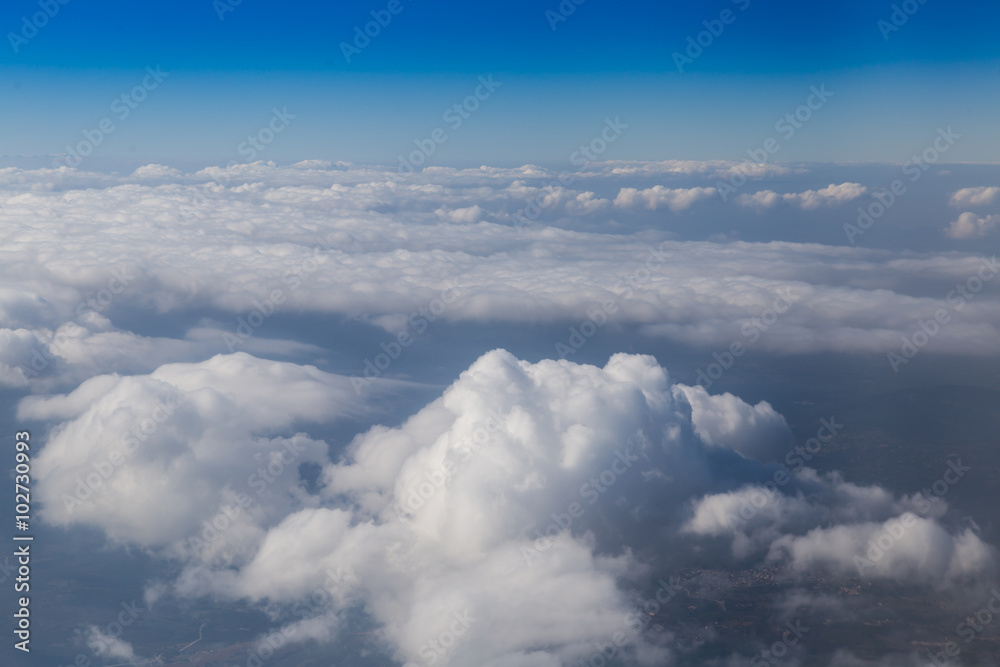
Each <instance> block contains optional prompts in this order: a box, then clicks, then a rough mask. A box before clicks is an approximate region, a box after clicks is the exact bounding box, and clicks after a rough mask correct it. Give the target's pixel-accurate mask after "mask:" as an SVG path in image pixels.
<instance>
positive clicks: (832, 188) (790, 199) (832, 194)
mask: <svg viewBox="0 0 1000 667" xmlns="http://www.w3.org/2000/svg"><path fill="white" fill-rule="evenodd" d="M866 192H868V188H866V187H865V186H863V185H861V184H860V183H841V184H839V185H834V184H832V183H831V184H830V185H828V186H827V187H825V188H823V189H821V190H806V191H805V192H798V193H794V192H793V193H786V194H778V193H777V192H774V191H773V190H761V191H759V192H755V193H753V194H752V195H751V194H744V195H740V196H739V197H737V198H736V203H737V204H739V205H740V206H747V207H751V208H757V209H769V208H774V207H775V206H777V205H778V204H779V203H781V202H785V203H788V204H791V205H794V206H798V207H799V208H801V209H803V210H807V211H809V210H814V209H817V208H820V207H822V206H837V205H839V204H844V203H846V202H849V201H853V200H855V199H857V198H858V197H860V196H862V195H864V194H865V193H866Z"/></svg>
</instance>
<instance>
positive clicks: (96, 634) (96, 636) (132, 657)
mask: <svg viewBox="0 0 1000 667" xmlns="http://www.w3.org/2000/svg"><path fill="white" fill-rule="evenodd" d="M87 646H89V647H92V648H93V650H94V652H95V653H96V654H97V655H99V656H101V657H103V658H105V659H108V660H116V661H118V663H132V662H136V661H138V660H139V658H137V656H136V654H135V650H134V649H133V648H132V645H131V644H130V643H128V642H127V641H125V640H124V639H122V638H121V637H116V636H114V635H110V634H108V633H106V632H104V631H102V630H101V629H100V628H98V627H97V626H96V625H91V626H89V627H88V628H87ZM116 664H117V663H116Z"/></svg>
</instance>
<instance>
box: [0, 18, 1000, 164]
mask: <svg viewBox="0 0 1000 667" xmlns="http://www.w3.org/2000/svg"><path fill="white" fill-rule="evenodd" d="M233 1H234V0H228V1H227V0H218V1H217V2H213V0H197V1H194V0H178V1H176V2H172V3H169V4H159V3H158V4H155V5H154V4H150V3H137V2H119V1H100V2H90V1H88V0H69V2H68V3H67V4H65V5H60V4H58V0H42V4H43V5H44V4H47V3H49V2H51V3H52V5H51V7H56V6H57V7H58V12H56V13H55V15H54V16H52V17H51V18H48V17H46V18H47V24H46V25H44V26H42V27H40V28H39V29H38V30H37V34H34V35H33V36H31V37H30V39H28V40H27V42H20V41H19V40H15V41H17V42H18V43H17V44H16V46H17V52H16V53H15V49H14V48H13V47H12V45H11V39H10V34H11V33H13V34H15V35H21V34H22V28H23V20H22V17H25V16H27V17H29V20H30V17H31V16H32V15H34V14H36V13H37V12H40V11H42V10H41V9H40V8H39V2H38V0H35V1H29V0H13V1H11V2H8V3H6V4H5V6H4V8H3V10H2V11H0V30H2V34H3V37H4V39H3V44H0V93H2V94H0V109H2V113H3V117H4V119H5V120H6V123H5V129H6V130H7V131H6V132H4V135H3V139H2V140H0V154H4V155H18V154H29V155H37V154H56V153H62V152H64V151H65V147H66V146H67V145H71V144H76V143H78V142H79V141H81V140H82V139H83V138H84V136H83V134H82V133H83V132H84V131H85V130H91V131H92V130H93V128H97V127H99V124H100V122H101V121H102V119H104V118H112V120H114V122H115V129H114V131H113V132H111V133H108V134H107V135H106V136H104V138H103V140H102V141H101V144H100V145H99V146H96V147H95V149H94V155H95V156H102V157H109V158H149V159H161V160H164V161H171V160H173V161H178V160H193V161H196V162H198V161H200V162H203V163H209V162H211V163H220V162H222V163H224V162H226V161H228V160H244V159H246V154H245V152H244V153H240V152H239V149H238V147H239V146H240V144H241V142H242V141H244V140H245V139H246V137H247V136H248V135H251V134H257V133H258V131H259V130H260V129H261V128H263V127H266V125H267V123H268V122H269V120H270V118H271V116H272V113H273V112H272V109H274V108H275V107H277V108H279V109H282V108H287V110H288V112H290V113H291V114H294V115H295V118H294V119H293V120H292V121H291V122H290V124H289V126H288V127H287V129H285V130H284V131H283V132H281V133H280V134H279V135H277V136H276V137H275V139H274V141H273V142H272V143H270V144H268V145H267V146H266V147H265V149H264V150H262V151H259V152H258V155H257V156H256V157H257V158H258V159H273V160H276V161H279V162H287V161H292V160H299V159H305V158H321V159H327V160H350V161H356V162H377V163H384V164H390V163H391V164H395V163H396V162H397V161H398V158H397V156H398V155H400V154H403V153H409V152H410V151H411V150H413V148H414V143H413V142H414V140H421V139H425V138H426V137H429V136H430V135H431V133H432V132H433V131H434V130H435V129H436V128H438V127H442V128H445V129H446V130H447V132H446V134H447V135H448V138H447V140H446V141H445V142H444V143H442V144H440V145H439V146H437V147H436V149H435V152H434V154H433V155H431V156H430V157H429V158H428V161H427V162H428V164H441V165H444V164H511V165H515V164H524V163H527V162H533V163H538V164H546V165H556V166H558V165H560V164H568V160H569V155H570V154H571V153H572V152H573V151H574V150H575V149H576V148H577V147H578V146H579V145H580V144H581V143H583V142H585V141H589V140H590V139H591V138H592V137H594V136H597V134H598V133H599V132H600V129H601V127H602V126H603V122H604V118H605V117H609V116H610V117H615V116H619V117H620V118H621V120H622V121H623V122H625V123H627V124H628V125H629V128H628V130H627V131H626V132H625V133H624V135H623V136H622V139H621V140H620V141H619V142H616V143H615V144H614V145H613V146H611V147H609V149H608V150H607V152H606V153H605V154H604V155H603V156H602V157H603V158H606V159H656V160H659V159H738V158H740V157H743V156H745V152H746V150H747V149H752V148H757V147H759V146H760V145H761V143H762V142H763V141H764V140H765V139H767V138H768V137H770V136H778V134H777V132H776V131H775V129H774V125H775V122H776V121H777V120H778V119H780V118H781V117H783V116H784V115H785V114H786V113H788V112H790V111H793V110H794V109H795V108H796V107H797V106H799V105H800V104H802V103H804V102H805V101H806V99H807V97H808V95H809V88H810V86H812V85H817V86H819V85H824V84H825V85H826V86H827V88H828V89H829V90H830V91H832V92H833V93H834V95H833V97H832V98H831V99H830V100H829V102H827V103H826V104H825V105H824V106H823V107H822V108H821V109H819V110H817V111H816V112H815V114H814V116H813V118H811V119H810V120H809V121H808V122H807V123H805V124H804V126H803V128H802V129H801V130H800V131H798V132H797V133H796V136H795V137H794V138H793V139H791V140H788V141H785V142H783V143H782V147H781V151H780V152H779V153H778V154H777V155H775V156H774V159H778V160H782V161H799V160H801V161H885V162H887V161H901V160H905V159H906V158H907V157H908V156H909V155H910V154H912V153H913V152H915V151H919V150H922V149H923V148H924V147H925V146H926V145H927V143H928V141H930V140H932V139H933V137H934V134H935V131H936V129H937V127H939V126H947V125H952V126H954V128H955V130H956V131H957V132H959V133H961V134H963V137H965V138H967V140H965V141H961V142H959V144H958V145H957V146H956V148H955V150H954V151H953V153H952V154H950V155H949V160H950V161H971V162H996V161H997V160H998V157H997V156H998V155H1000V150H998V149H1000V124H998V123H997V122H996V118H997V110H998V102H1000V52H998V48H1000V40H998V39H997V32H998V28H997V26H998V25H1000V6H998V5H997V4H996V3H994V2H969V1H961V0H952V1H949V2H945V1H944V0H926V2H924V3H923V4H920V2H919V0H910V2H909V3H901V2H898V3H895V4H896V5H897V6H900V7H901V6H902V5H904V4H907V5H908V8H910V9H911V10H912V9H913V8H916V11H915V12H913V13H912V15H906V21H905V23H902V24H901V25H899V26H898V27H899V29H898V30H892V32H891V33H890V32H887V31H888V29H887V28H886V27H885V26H886V25H892V24H891V17H892V14H893V11H894V10H893V4H894V3H892V2H879V1H874V2H873V1H871V0H866V1H857V0H849V1H846V2H837V3H814V2H794V3H793V2H781V1H774V2H765V1H764V0H737V1H734V0H713V1H711V2H683V3H682V2H621V1H619V2H614V3H611V2H604V1H601V0H586V1H585V2H583V3H582V4H580V5H575V4H572V2H571V0H566V1H565V2H564V3H563V6H564V7H573V8H574V10H573V12H572V13H571V14H569V15H568V16H565V20H564V21H560V22H558V23H557V24H556V27H555V29H554V30H553V28H552V24H551V21H550V17H551V16H552V15H551V14H550V15H549V16H547V15H546V12H547V11H550V12H556V13H558V12H559V6H560V3H559V2H558V0H549V1H538V2H521V1H512V2H503V3H482V4H480V3H458V2H429V1H422V0H398V2H399V5H398V6H396V9H397V10H398V13H396V14H389V13H388V12H387V11H386V10H387V7H388V6H389V4H390V3H389V0H371V1H355V0H348V1H345V2H337V3H330V2H322V3H320V2H303V3H289V4H285V3H281V4H279V3H276V2H268V1H265V0H243V1H242V2H241V3H240V4H238V5H231V3H232V2H233ZM220 9H231V11H224V13H223V17H222V19H221V20H220V16H219V14H220ZM724 10H728V11H730V12H732V14H730V15H727V16H726V18H729V19H730V22H729V23H728V24H721V23H714V24H712V25H713V26H714V27H715V29H716V30H717V31H718V29H719V26H720V25H722V30H721V32H720V34H718V35H717V36H716V35H711V39H708V35H707V33H706V35H703V36H702V39H703V42H704V43H706V44H707V46H705V47H704V48H703V52H702V53H701V54H700V55H698V56H697V57H696V58H693V59H692V62H688V63H686V64H685V66H684V71H683V72H680V71H678V67H677V65H676V62H675V57H674V53H675V52H682V53H683V52H684V51H685V49H686V48H687V47H688V46H689V42H688V41H687V40H688V38H689V37H692V38H697V36H698V34H699V33H700V32H702V31H705V30H706V29H707V28H706V26H705V25H704V22H705V21H709V22H712V21H713V20H715V19H718V18H720V15H721V13H722V12H723V11H724ZM51 11H52V10H51V8H50V12H51ZM373 11H375V12H382V13H381V14H380V15H381V16H382V18H383V20H384V19H385V17H386V16H387V15H388V16H391V21H389V22H388V24H387V25H385V26H384V27H380V30H379V34H378V35H377V36H375V37H373V38H371V40H370V43H369V44H368V45H367V46H364V48H362V49H360V52H359V53H353V54H352V56H351V59H350V62H348V60H347V58H345V56H344V54H343V52H342V47H341V43H342V42H348V43H350V42H352V41H353V40H354V36H355V28H356V27H361V28H362V29H363V27H364V25H365V24H366V23H367V22H369V21H372V20H373V17H372V14H371V12H373ZM903 15H904V14H897V19H898V18H899V17H900V16H903ZM880 20H884V21H887V22H890V23H886V24H883V26H882V27H881V28H880V26H879V23H878V22H879V21H880ZM898 22H900V23H901V21H898ZM893 27H896V26H893ZM26 34H31V30H30V28H29V29H28V31H27V33H26ZM886 34H888V39H886V38H885V35H886ZM694 53H696V51H694ZM157 65H158V66H160V67H162V69H163V70H164V71H167V72H169V73H170V74H169V76H168V77H167V78H166V79H165V80H164V81H163V83H162V84H161V85H160V86H158V87H157V88H156V89H155V90H151V91H149V93H148V96H147V97H146V99H145V100H143V101H142V102H141V103H139V104H137V105H136V108H135V109H134V110H133V111H132V113H130V115H129V117H128V118H126V119H121V120H120V119H118V118H116V117H115V114H114V113H112V111H111V104H112V103H113V102H114V100H115V99H116V98H120V96H121V95H123V94H127V93H128V92H129V91H130V90H132V89H133V87H135V86H136V85H139V84H141V82H142V80H143V77H144V76H145V68H146V67H147V66H153V67H155V66H157ZM489 74H492V75H493V77H494V79H495V80H496V81H498V82H500V83H501V85H500V87H499V88H498V89H497V90H496V91H495V92H494V93H493V94H492V95H491V96H490V97H489V99H486V100H484V101H482V102H481V104H480V106H479V108H478V109H477V110H476V111H475V112H473V113H471V114H470V115H469V118H468V119H466V120H465V121H464V122H463V125H462V127H460V128H458V129H457V130H451V129H450V128H448V127H447V124H446V123H445V122H444V121H443V119H442V114H443V113H444V112H445V111H446V110H447V109H448V108H449V107H451V106H452V105H454V104H456V103H460V102H462V100H463V99H464V98H466V96H468V95H470V94H472V93H473V92H474V91H475V89H476V86H477V85H478V84H477V78H478V77H479V76H481V75H482V76H485V75H489ZM92 136H93V135H92Z"/></svg>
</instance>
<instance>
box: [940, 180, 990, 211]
mask: <svg viewBox="0 0 1000 667" xmlns="http://www.w3.org/2000/svg"><path fill="white" fill-rule="evenodd" d="M998 201H1000V187H997V186H995V185H994V186H991V187H978V188H962V189H961V190H958V191H957V192H955V193H954V194H953V195H952V196H951V200H950V201H949V203H950V204H951V205H952V206H954V207H956V208H968V207H970V206H988V205H990V204H995V203H996V202H998Z"/></svg>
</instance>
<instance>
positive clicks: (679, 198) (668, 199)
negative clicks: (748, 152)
mask: <svg viewBox="0 0 1000 667" xmlns="http://www.w3.org/2000/svg"><path fill="white" fill-rule="evenodd" d="M716 192H717V191H716V189H715V188H687V189H685V188H674V189H672V188H666V187H663V186H662V185H654V186H653V187H651V188H647V189H645V190H639V189H636V188H622V189H621V191H620V192H619V193H618V196H617V197H615V206H618V207H621V208H645V209H647V210H650V211H655V210H656V209H658V208H661V207H667V208H669V209H670V210H671V211H674V212H677V211H683V210H684V209H687V208H690V207H691V206H693V205H694V204H696V203H698V202H700V201H704V200H706V199H709V198H711V197H714V196H715V194H716Z"/></svg>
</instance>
